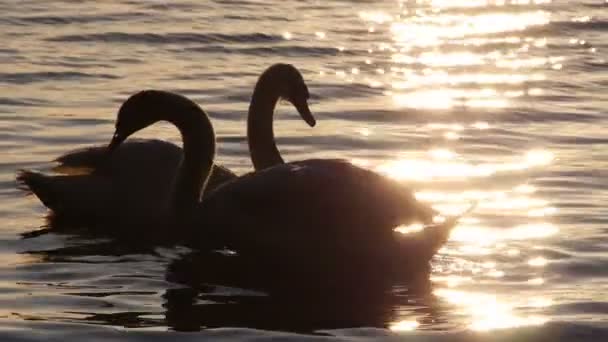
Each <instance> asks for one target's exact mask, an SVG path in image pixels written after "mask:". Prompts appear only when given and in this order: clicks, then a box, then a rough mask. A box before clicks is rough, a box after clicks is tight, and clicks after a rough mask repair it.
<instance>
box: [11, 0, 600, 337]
mask: <svg viewBox="0 0 608 342" xmlns="http://www.w3.org/2000/svg"><path fill="white" fill-rule="evenodd" d="M0 13H1V14H0V39H1V41H2V42H3V44H2V46H0V61H1V62H0V85H1V89H2V92H1V93H0V136H1V137H2V139H1V140H0V155H1V156H2V158H1V159H0V228H1V229H0V241H1V243H0V261H1V263H0V336H3V338H2V340H11V339H18V340H20V341H29V340H37V339H41V338H45V339H49V340H61V341H66V340H74V341H78V340H84V339H86V340H90V341H93V340H103V341H107V340H114V339H116V340H119V339H120V340H128V339H133V340H137V339H141V340H151V339H158V340H165V339H166V340H174V339H175V338H176V337H178V336H179V337H180V338H182V339H193V340H194V339H199V338H201V337H211V338H216V339H220V338H221V339H244V338H252V337H256V338H263V339H264V338H269V339H271V338H293V339H296V338H301V337H311V336H313V334H318V335H329V337H332V336H333V337H337V338H355V337H357V338H374V337H382V338H396V339H400V338H406V337H409V336H412V335H413V336H417V337H419V338H420V339H425V340H429V339H443V340H454V339H455V338H458V339H461V340H473V339H479V340H487V339H496V340H505V341H509V340H547V341H554V340H557V339H562V340H568V341H573V340H597V341H599V340H606V339H608V253H607V252H608V236H607V233H608V228H607V227H606V224H607V223H608V215H607V214H606V213H605V211H604V205H605V204H606V201H607V200H608V186H607V185H606V184H608V182H607V181H606V177H607V176H608V173H607V172H606V171H605V170H606V169H608V148H607V147H608V146H607V145H608V138H606V133H605V132H606V131H605V129H604V126H606V124H607V123H608V117H607V113H606V108H608V92H607V91H606V89H608V62H607V60H606V59H607V58H608V3H607V2H606V1H604V0H584V1H565V0H563V1H559V0H558V1H550V0H501V1H498V0H449V1H448V0H418V1H405V0H404V1H395V0H383V1H354V0H352V1H347V0H344V1H337V0H336V1H312V0H308V1H280V0H264V1H249V0H241V1H236V0H234V1H233V0H231V1H185V0H176V1H156V0H131V1H103V2H94V1H67V0H66V1H56V0H52V1H44V2H43V1H33V0H23V1H16V0H9V1H2V2H0ZM277 62H287V63H292V64H294V65H296V66H297V67H298V68H299V69H300V70H301V71H302V72H303V74H304V77H305V79H306V81H307V83H308V85H309V87H310V91H311V93H312V95H313V98H312V101H311V109H312V111H313V113H314V114H315V115H316V117H317V120H318V125H317V127H315V128H309V127H307V126H306V125H305V123H303V122H301V120H300V119H299V117H298V116H297V114H296V113H295V111H294V109H292V108H291V106H290V105H288V104H287V103H284V104H283V105H281V106H280V108H279V110H278V112H277V114H276V120H275V132H276V135H277V137H278V145H279V147H280V150H281V152H282V154H283V156H284V158H285V159H286V160H291V161H294V160H300V159H306V158H311V157H342V158H349V159H351V160H352V161H353V162H354V163H357V164H359V165H363V166H365V167H367V168H370V169H375V170H378V171H379V172H381V173H384V174H386V175H387V176H389V177H395V178H397V179H399V180H401V181H403V182H404V183H408V184H411V185H412V186H413V187H415V188H416V189H417V196H418V197H419V198H420V199H422V200H425V201H429V202H432V203H433V204H434V206H435V207H436V208H437V209H439V210H441V211H442V212H444V213H453V212H458V211H460V210H463V209H464V208H466V206H467V203H469V202H471V201H478V202H479V205H478V207H477V209H476V210H475V211H474V212H473V213H472V214H471V215H470V216H469V217H467V218H466V219H464V220H463V221H462V222H461V223H460V225H459V226H458V227H457V228H456V229H455V230H454V231H453V232H452V235H451V238H450V241H449V242H448V244H447V245H446V246H445V248H443V249H442V250H441V251H440V253H439V254H438V255H437V256H436V257H435V258H434V260H433V271H432V274H431V276H430V279H431V283H432V285H431V287H430V288H429V289H426V290H424V291H415V290H413V289H410V288H408V286H407V285H406V284H405V285H404V284H395V286H394V287H393V288H392V289H391V291H390V293H389V295H388V297H389V298H388V300H386V301H383V302H382V303H380V304H378V305H379V306H380V307H379V308H377V309H378V310H372V309H370V307H368V305H370V303H367V302H365V301H361V303H352V305H350V306H349V305H346V306H344V307H325V308H321V309H319V308H316V309H310V308H309V307H306V308H304V307H302V306H301V305H299V304H297V301H294V304H293V305H283V306H280V305H279V306H273V305H272V304H268V303H266V302H264V301H263V300H259V301H256V300H251V301H247V300H245V301H242V300H237V299H234V298H241V297H243V296H244V297H247V294H248V292H247V289H237V288H230V287H221V286H220V287H210V288H208V289H203V290H200V289H197V290H193V289H189V288H187V287H184V286H182V285H180V284H178V283H173V282H171V281H169V280H167V277H166V271H167V266H168V265H169V264H171V263H172V262H174V261H175V260H179V259H180V257H181V256H183V255H184V254H185V253H186V252H187V251H186V250H185V249H184V248H178V247H176V248H169V247H162V248H160V247H159V248H155V249H153V250H134V249H132V248H127V247H125V248H122V247H121V246H120V244H116V243H114V244H113V243H108V242H107V241H102V240H98V239H92V238H86V237H83V236H78V235H69V234H57V233H48V234H42V235H40V236H30V237H29V238H24V237H23V235H24V234H26V233H28V232H32V231H35V230H37V229H39V227H41V226H43V225H44V224H45V214H46V210H45V208H44V207H43V206H42V205H41V204H40V203H39V202H38V201H37V200H36V199H35V198H34V197H25V196H24V194H23V193H22V192H21V191H19V190H18V189H16V184H15V181H14V176H15V172H16V170H18V169H21V168H33V169H38V170H42V171H48V170H50V168H51V167H52V166H53V164H52V163H51V161H52V159H53V158H55V157H56V156H58V155H59V154H61V153H63V152H65V151H67V150H70V149H73V148H77V147H82V146H87V145H90V144H98V143H107V142H108V141H109V138H110V135H111V133H112V131H113V120H114V116H115V113H116V111H117V109H118V106H119V105H120V103H121V102H122V101H124V100H125V99H126V98H127V96H128V95H130V94H132V93H134V92H136V91H138V90H141V89H145V88H156V89H165V90H172V91H176V92H179V93H181V94H184V95H186V96H188V97H190V98H192V99H194V100H195V101H196V102H197V103H199V104H200V105H201V106H202V107H203V108H204V109H205V110H206V111H207V112H208V113H210V115H211V116H212V118H213V122H214V125H215V129H216V133H217V135H218V144H219V150H218V161H219V162H220V163H222V164H223V165H225V166H227V167H229V168H230V169H233V170H235V171H237V172H239V173H244V172H246V171H248V170H250V169H251V164H250V161H249V157H248V152H247V148H246V137H245V117H246V111H247V107H248V102H249V98H250V95H251V92H252V89H253V85H254V83H255V81H256V78H257V76H258V75H259V74H260V73H261V72H262V71H263V70H264V69H265V68H266V67H268V66H270V65H271V64H272V63H277ZM138 135H139V136H142V137H152V136H154V137H160V138H162V139H168V140H171V141H174V142H176V143H179V139H178V134H177V132H176V130H175V129H174V128H173V127H171V126H168V125H155V126H153V127H151V128H149V129H147V130H145V131H143V132H142V133H141V134H138ZM352 286H357V284H352ZM250 297H251V296H250ZM372 297H373V296H371V295H370V301H371V300H372V299H371V298H372ZM218 298H219V299H218ZM294 298H297V293H294ZM375 304H377V303H375ZM327 313H330V314H327ZM320 314H326V316H327V317H325V318H324V319H321V318H319V319H318V320H315V319H313V318H314V317H318V316H319V315H320ZM212 328H214V329H212ZM217 328H222V329H217ZM179 330H188V331H192V330H194V331H197V330H200V331H198V332H189V333H186V332H179ZM298 333H304V335H300V334H298ZM329 337H319V338H329Z"/></svg>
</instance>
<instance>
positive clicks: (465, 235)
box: [450, 223, 559, 245]
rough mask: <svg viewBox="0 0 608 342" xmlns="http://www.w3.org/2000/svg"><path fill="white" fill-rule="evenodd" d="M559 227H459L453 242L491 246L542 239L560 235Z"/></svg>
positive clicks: (455, 230)
mask: <svg viewBox="0 0 608 342" xmlns="http://www.w3.org/2000/svg"><path fill="white" fill-rule="evenodd" d="M558 231H559V230H558V229H557V227H555V226H554V225H552V224H549V223H539V224H524V225H520V226H515V227H513V228H508V229H491V228H484V227H477V226H466V225H463V224H460V225H458V226H457V227H456V228H454V231H452V235H451V236H450V240H451V241H459V242H467V243H474V244H478V245H491V244H494V243H496V242H498V241H509V240H511V241H517V240H520V241H521V240H530V239H542V238H546V237H549V236H552V235H555V234H557V233H558Z"/></svg>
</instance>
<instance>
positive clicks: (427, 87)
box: [341, 0, 588, 331]
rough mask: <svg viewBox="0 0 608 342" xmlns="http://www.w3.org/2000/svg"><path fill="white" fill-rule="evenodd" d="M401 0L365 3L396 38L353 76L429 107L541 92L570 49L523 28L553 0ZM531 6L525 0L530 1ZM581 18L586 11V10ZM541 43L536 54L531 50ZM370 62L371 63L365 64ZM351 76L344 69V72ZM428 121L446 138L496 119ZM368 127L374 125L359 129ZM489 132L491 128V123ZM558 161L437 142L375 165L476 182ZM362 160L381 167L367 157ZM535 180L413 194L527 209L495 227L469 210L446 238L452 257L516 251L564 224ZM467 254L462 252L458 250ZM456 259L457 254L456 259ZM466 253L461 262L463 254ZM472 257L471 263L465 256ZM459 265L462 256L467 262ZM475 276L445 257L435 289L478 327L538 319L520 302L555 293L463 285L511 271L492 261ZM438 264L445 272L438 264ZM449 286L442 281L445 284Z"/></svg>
mask: <svg viewBox="0 0 608 342" xmlns="http://www.w3.org/2000/svg"><path fill="white" fill-rule="evenodd" d="M406 3H407V2H405V1H401V2H400V8H401V11H402V12H401V13H400V14H398V15H394V14H389V13H388V12H383V11H365V12H360V13H359V17H360V19H361V20H362V21H363V22H364V23H365V24H366V25H368V28H369V30H368V31H369V33H370V34H376V33H378V32H386V33H387V34H388V35H389V37H390V40H389V41H381V42H378V44H377V45H376V46H374V47H373V48H370V49H369V50H368V52H369V57H368V58H366V59H365V60H364V63H363V64H362V65H361V66H357V67H356V68H357V69H356V70H357V72H356V73H354V72H353V73H351V76H353V77H361V80H362V81H363V82H364V83H366V84H368V85H369V86H370V87H383V86H384V85H385V84H388V85H389V87H390V91H385V92H384V95H385V96H386V97H387V98H388V101H387V103H392V104H393V105H394V106H396V107H398V108H412V109H431V110H433V111H434V113H431V114H429V115H441V113H442V112H446V113H450V111H453V110H461V111H466V110H467V108H476V109H478V110H486V111H491V110H495V109H501V108H507V107H510V106H512V105H513V104H514V103H516V101H518V99H520V98H524V97H530V96H541V95H542V94H543V93H544V92H543V89H542V88H541V87H540V86H539V84H540V82H542V81H543V80H545V79H546V75H545V73H546V70H547V69H548V68H550V69H554V70H556V69H561V68H562V67H563V64H564V63H565V62H567V61H566V59H565V58H564V57H563V56H547V55H546V53H545V51H546V48H547V38H546V37H542V36H541V37H536V38H532V37H529V36H525V35H520V32H522V31H524V30H527V29H529V28H531V27H540V26H544V25H547V24H548V23H549V22H550V20H551V13H550V12H548V11H545V10H543V9H542V7H538V6H536V7H534V5H543V4H548V3H550V1H546V0H536V1H532V0H528V1H524V0H517V1H490V0H475V1H471V0H466V1H455V0H449V1H447V0H445V1H444V0H427V1H424V0H423V1H417V4H418V7H417V8H418V9H416V10H412V9H411V8H409V7H408V6H406ZM506 5H511V6H522V8H521V10H518V11H502V10H501V9H502V8H503V7H504V6H506ZM526 6H527V7H526ZM481 7H486V8H488V9H489V10H488V11H482V12H478V13H477V12H473V13H474V14H470V15H461V14H453V12H450V11H449V10H450V9H455V8H481ZM580 20H588V19H585V18H580ZM492 45H496V46H500V45H503V46H509V47H511V48H510V49H508V50H505V49H479V47H483V46H492ZM531 51H534V52H535V53H534V54H537V55H539V56H534V54H531V53H530V52H531ZM386 57H388V58H389V60H390V66H388V67H387V66H383V67H379V66H374V65H375V64H376V61H378V60H380V59H381V58H386ZM366 65H368V66H371V67H372V68H370V67H365V66H366ZM341 75H342V76H346V73H342V74H341ZM426 128H427V129H428V130H431V131H432V130H439V131H440V132H442V133H441V136H442V137H443V139H444V141H446V143H449V142H451V141H459V140H461V139H466V137H467V134H468V130H489V129H492V127H491V126H490V124H489V123H488V122H487V121H483V120H480V121H476V122H474V123H472V124H458V123H451V124H443V123H437V124H429V125H427V127H426ZM360 132H361V134H362V135H364V136H367V135H368V132H369V131H368V130H361V131H360ZM489 134H491V133H489ZM554 161H555V156H554V154H553V153H552V152H551V151H548V150H546V149H543V148H536V149H531V150H529V151H528V152H527V153H525V154H523V155H519V156H517V155H514V156H511V157H507V158H505V159H504V160H503V161H501V162H495V161H492V162H484V161H468V160H467V159H466V158H464V157H463V156H462V155H460V154H459V153H458V151H457V150H454V149H452V148H446V147H437V148H433V149H430V150H429V151H428V152H427V154H426V155H416V156H412V157H408V156H403V157H397V158H394V159H393V160H391V161H388V162H385V163H383V164H381V165H376V166H375V168H376V170H378V171H379V172H381V173H383V174H386V175H388V176H390V177H393V178H395V179H398V180H401V181H415V182H444V181H445V182H452V183H453V182H460V183H471V182H474V181H475V180H482V179H485V178H489V177H494V176H501V175H503V174H510V173H514V172H522V171H533V170H534V169H537V168H544V167H547V166H550V165H551V164H552V163H553V162H554ZM358 163H359V164H364V165H365V166H366V167H374V165H372V164H371V163H370V162H369V161H365V160H360V159H359V160H358ZM536 190H537V189H536V187H535V186H534V185H532V184H528V183H524V184H521V183H520V184H514V185H505V186H504V187H503V188H502V189H496V188H491V189H484V188H479V189H474V188H469V189H467V190H464V191H460V192H447V191H438V190H437V191H436V190H422V191H419V192H418V193H417V194H416V197H417V198H418V199H419V200H422V201H426V202H430V203H432V204H433V206H434V207H435V209H438V210H440V211H441V212H442V213H443V214H446V215H456V214H458V213H460V212H462V211H463V210H466V208H467V206H468V205H469V203H473V202H475V203H477V208H476V211H475V212H479V213H483V212H485V211H488V212H502V213H512V214H513V215H517V216H519V217H523V218H527V219H528V220H529V222H525V221H524V222H521V223H519V224H516V225H513V226H511V227H496V226H494V225H493V224H492V223H490V222H485V221H484V220H483V219H482V218H481V217H476V216H475V215H473V216H471V217H466V218H464V219H463V220H462V221H461V223H460V224H459V226H458V227H457V228H456V229H455V230H454V231H453V232H452V236H451V241H453V242H456V243H457V244H456V246H453V247H445V248H444V249H443V254H444V255H448V256H453V257H458V256H481V257H483V256H484V255H490V254H495V253H499V254H503V255H505V256H508V257H510V258H517V259H519V258H520V257H521V254H522V253H521V252H520V250H519V249H518V248H516V247H513V246H511V245H510V244H511V243H513V242H517V241H529V240H534V239H545V238H549V237H551V236H553V235H555V234H557V232H558V228H557V227H556V226H555V225H554V224H553V223H551V222H550V217H551V216H552V215H554V214H555V213H556V211H557V210H556V208H554V207H552V206H551V204H550V202H549V201H548V200H546V199H544V198H542V197H540V196H537V195H536ZM422 229H424V227H423V226H422V225H420V224H413V225H410V226H401V227H399V228H397V229H396V231H398V232H400V233H403V234H409V233H413V232H418V231H420V230H422ZM529 258H530V259H529V260H528V261H525V260H522V261H521V262H523V263H527V264H528V265H529V266H530V267H542V266H544V265H546V264H547V260H546V259H544V258H543V257H542V256H538V255H537V256H530V257H529ZM461 261H462V260H461ZM457 263H458V262H456V264H457ZM463 263H464V262H463ZM464 264H467V263H464ZM461 266H462V265H461ZM462 267H464V268H460V271H461V272H462V270H463V269H466V270H467V271H468V272H469V274H470V276H467V275H456V274H453V273H451V272H452V271H453V269H454V268H458V267H454V264H452V266H450V267H447V270H446V268H445V267H442V266H439V267H437V269H436V272H435V274H434V276H433V277H432V280H433V281H434V282H435V283H436V285H439V287H440V288H439V289H437V290H436V291H435V293H434V294H435V295H436V296H437V297H439V298H441V299H443V300H445V301H447V302H449V303H450V304H452V305H455V306H457V307H459V308H460V310H461V311H462V312H463V313H464V314H466V315H468V316H469V317H470V324H469V328H470V329H472V330H478V331H487V330H493V329H503V328H513V327H520V326H526V325H540V324H543V323H545V322H546V321H547V320H548V318H546V317H543V316H539V315H523V316H522V315H519V314H518V313H517V312H516V311H517V310H516V308H518V307H520V306H522V305H523V306H528V307H530V306H533V307H544V306H549V305H551V299H550V298H543V299H542V300H536V302H535V303H532V304H531V303H519V302H518V301H517V300H513V298H505V299H502V298H500V295H498V294H496V295H495V294H489V293H481V292H478V291H468V290H457V289H455V288H457V287H459V286H461V285H463V284H472V283H475V281H476V279H477V278H478V277H480V276H481V277H488V278H492V279H500V278H504V277H505V276H506V275H508V271H506V270H502V269H500V265H499V264H498V265H497V264H496V263H495V262H492V261H482V262H481V263H474V262H473V263H471V265H466V267H465V266H462ZM437 271H438V272H437ZM526 283H527V284H528V285H531V286H538V285H542V284H543V283H544V280H543V278H542V277H533V278H531V279H528V280H527V282H526ZM442 285H443V286H447V288H441V286H442ZM419 325H420V324H419V323H418V322H417V321H416V320H411V319H405V320H397V321H395V322H394V323H393V324H391V325H390V329H391V330H393V331H410V330H414V329H417V328H419Z"/></svg>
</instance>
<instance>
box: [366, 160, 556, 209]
mask: <svg viewBox="0 0 608 342" xmlns="http://www.w3.org/2000/svg"><path fill="white" fill-rule="evenodd" d="M553 159H554V156H553V154H552V153H551V152H549V151H545V150H533V151H530V152H528V153H527V154H526V155H525V157H524V158H523V160H520V161H514V162H510V163H502V164H472V163H466V162H461V161H453V160H443V159H442V160H434V161H427V160H415V159H409V160H408V159H404V160H396V161H392V162H388V163H386V164H383V165H380V166H379V167H378V168H377V170H378V171H379V172H381V173H383V174H386V175H387V176H389V177H392V178H395V179H398V180H418V181H430V180H434V179H455V178H456V179H459V178H460V179H462V178H476V177H488V176H492V175H494V174H496V173H499V172H509V171H519V170H526V169H529V168H532V167H537V166H542V165H547V164H550V163H551V162H552V161H553ZM542 204H544V203H542ZM538 205H541V203H538Z"/></svg>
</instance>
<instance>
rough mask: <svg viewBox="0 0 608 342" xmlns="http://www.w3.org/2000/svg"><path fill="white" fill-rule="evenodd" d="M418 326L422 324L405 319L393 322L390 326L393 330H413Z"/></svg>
mask: <svg viewBox="0 0 608 342" xmlns="http://www.w3.org/2000/svg"><path fill="white" fill-rule="evenodd" d="M418 326H420V323H418V322H416V321H413V320H411V321H408V320H404V321H399V322H395V323H391V324H390V325H389V327H388V328H389V329H390V330H392V331H412V330H415V329H416V328H418Z"/></svg>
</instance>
